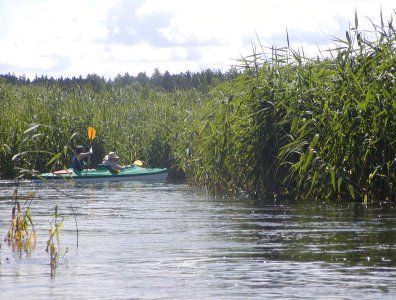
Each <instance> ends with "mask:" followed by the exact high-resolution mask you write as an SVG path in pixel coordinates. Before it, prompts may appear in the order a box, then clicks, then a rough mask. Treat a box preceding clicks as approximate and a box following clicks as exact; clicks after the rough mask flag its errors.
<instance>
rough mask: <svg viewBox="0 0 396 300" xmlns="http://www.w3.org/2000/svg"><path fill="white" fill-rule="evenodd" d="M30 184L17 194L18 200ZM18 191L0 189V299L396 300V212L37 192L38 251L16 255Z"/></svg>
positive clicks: (140, 194)
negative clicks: (50, 244)
mask: <svg viewBox="0 0 396 300" xmlns="http://www.w3.org/2000/svg"><path fill="white" fill-rule="evenodd" d="M35 189H36V187H31V186H22V187H19V189H18V199H19V201H20V203H21V205H22V204H23V203H24V200H23V198H24V197H26V195H27V194H28V193H29V192H31V191H34V190H35ZM13 191H14V187H0V234H1V249H0V262H1V264H0V299H15V298H20V299H23V298H26V299H272V298H282V299H323V298H324V299H380V298H381V299H396V208H395V207H394V206H384V207H375V208H373V207H369V208H365V207H363V206H361V205H353V204H349V205H329V204H323V203H322V204H320V203H317V202H300V203H293V202H281V201H274V200H268V201H262V202H260V203H257V202H256V201H254V200H252V199H248V198H238V199H237V198H226V197H212V196H209V195H206V194H205V193H204V192H202V191H197V190H194V189H191V188H189V187H187V186H186V185H172V184H160V183H156V184H155V183H147V184H145V183H136V182H135V183H113V184H110V183H107V184H101V185H85V186H84V185H77V186H74V185H68V186H66V185H65V186H64V187H60V190H58V191H57V190H55V189H53V188H51V187H41V188H40V189H39V190H38V191H37V194H36V197H35V198H34V199H33V201H32V203H31V205H30V207H31V211H32V218H33V222H34V225H35V230H36V234H37V243H36V246H35V247H34V248H33V249H31V248H29V249H25V250H18V249H15V247H12V245H9V244H8V243H7V242H4V241H3V240H4V237H5V236H6V234H7V231H8V228H9V226H10V218H11V210H12V206H13V202H12V194H13ZM55 206H58V213H59V214H60V215H61V216H62V217H64V221H63V227H62V229H61V232H60V243H59V245H57V244H56V248H57V249H58V252H59V253H60V259H59V260H58V265H57V267H56V269H55V273H54V274H52V275H51V267H50V255H49V254H48V253H47V252H46V251H45V248H46V242H47V240H48V230H49V229H50V222H51V220H52V219H53V214H54V210H55ZM71 207H73V209H74V212H75V216H76V220H77V227H78V235H77V229H76V228H77V227H76V223H75V219H74V216H73V211H72V209H71ZM77 242H78V245H77ZM66 249H67V251H66Z"/></svg>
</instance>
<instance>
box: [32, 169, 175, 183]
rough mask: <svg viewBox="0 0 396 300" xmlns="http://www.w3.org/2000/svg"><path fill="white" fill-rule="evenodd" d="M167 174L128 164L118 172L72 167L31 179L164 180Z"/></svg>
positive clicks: (76, 180)
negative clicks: (75, 168) (77, 169)
mask: <svg viewBox="0 0 396 300" xmlns="http://www.w3.org/2000/svg"><path fill="white" fill-rule="evenodd" d="M167 176H168V170H167V169H160V168H145V167H140V166H135V165H132V166H128V167H126V168H125V169H122V170H120V171H118V172H114V171H111V170H109V169H108V168H106V167H100V168H97V169H88V170H83V171H81V172H78V171H75V170H73V169H67V170H59V171H55V172H53V173H42V174H40V175H37V176H36V177H35V178H34V179H33V180H34V181H35V182H40V181H42V180H46V181H56V182H60V181H65V182H67V181H71V180H72V181H75V182H91V183H96V182H104V181H162V182H163V181H165V179H166V177H167Z"/></svg>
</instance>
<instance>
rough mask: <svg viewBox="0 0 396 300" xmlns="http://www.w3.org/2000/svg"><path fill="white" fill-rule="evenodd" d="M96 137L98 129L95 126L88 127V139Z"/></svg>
mask: <svg viewBox="0 0 396 300" xmlns="http://www.w3.org/2000/svg"><path fill="white" fill-rule="evenodd" d="M95 137H96V130H95V128H93V127H88V140H90V141H92V140H93V139H94V138H95Z"/></svg>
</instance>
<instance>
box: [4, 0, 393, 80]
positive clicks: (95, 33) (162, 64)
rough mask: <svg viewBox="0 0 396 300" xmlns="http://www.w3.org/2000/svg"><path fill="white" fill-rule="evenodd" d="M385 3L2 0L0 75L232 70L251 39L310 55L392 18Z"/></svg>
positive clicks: (362, 0)
mask: <svg viewBox="0 0 396 300" xmlns="http://www.w3.org/2000/svg"><path fill="white" fill-rule="evenodd" d="M394 7H396V4H393V1H389V0H382V1H380V0H378V1H377V0H360V1H359V0H354V1H353V0H349V1H348V0H321V1H318V0H300V1H295V0H267V1H264V0H233V1H229V0H215V1H213V0H200V1H197V0H183V1H180V0H146V1H144V0H139V1H137V0H135V1H133V0H118V1H109V0H85V1H84V0H69V1H61V0H36V1H30V0H15V1H0V74H4V73H8V72H10V73H15V74H17V75H19V74H25V75H27V76H29V77H34V76H35V75H36V74H37V75H39V76H40V75H41V74H44V75H48V76H55V77H58V76H69V77H70V76H79V75H83V76H84V75H86V74H89V73H91V74H92V73H97V74H98V75H102V76H105V77H114V76H116V75H117V74H118V73H119V74H124V73H126V72H129V73H130V74H137V73H138V72H146V73H147V74H148V75H149V74H151V72H152V71H153V70H154V68H157V67H158V68H159V69H160V70H161V71H162V72H164V71H165V70H168V71H170V72H171V73H178V72H184V71H187V70H190V71H200V70H203V69H206V68H215V69H217V68H219V69H222V70H227V69H228V68H229V66H230V65H231V64H233V63H234V62H235V59H238V58H240V55H242V56H244V55H249V54H251V53H252V47H253V46H252V44H253V43H255V42H257V37H258V38H259V39H260V43H261V44H263V45H264V46H272V45H275V46H285V45H286V29H287V30H288V33H289V37H290V42H291V43H292V47H293V48H295V47H304V51H305V52H306V53H308V54H313V53H315V52H316V51H317V44H318V45H319V47H321V49H323V48H322V47H327V45H329V44H330V43H331V42H332V36H338V37H341V38H342V37H343V35H344V34H345V31H346V30H347V29H348V26H349V23H353V21H354V12H355V10H357V12H358V15H359V26H360V27H361V28H365V29H368V28H371V23H370V21H369V20H368V19H367V17H369V18H371V19H372V20H373V22H374V23H375V24H379V16H380V9H381V8H382V11H383V16H384V20H385V21H387V20H389V18H390V16H391V14H392V11H393V8H394Z"/></svg>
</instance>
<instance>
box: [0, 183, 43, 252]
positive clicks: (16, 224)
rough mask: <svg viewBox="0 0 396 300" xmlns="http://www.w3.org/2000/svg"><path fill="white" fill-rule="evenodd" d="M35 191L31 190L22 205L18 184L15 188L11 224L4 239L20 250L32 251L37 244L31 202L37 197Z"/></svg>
mask: <svg viewBox="0 0 396 300" xmlns="http://www.w3.org/2000/svg"><path fill="white" fill-rule="evenodd" d="M35 195H36V193H35V192H30V193H29V194H28V195H27V196H26V200H25V202H24V204H23V206H22V209H21V205H20V203H19V200H20V198H21V196H19V195H18V186H16V187H15V189H14V195H13V202H14V206H13V207H12V211H11V224H10V228H9V230H8V232H7V235H6V237H5V238H4V241H5V242H7V243H8V244H11V245H12V247H13V248H14V249H16V250H18V251H26V252H27V253H30V252H31V251H32V250H33V249H34V248H35V245H36V231H35V229H34V224H33V221H32V213H31V210H30V203H31V201H32V199H33V198H34V197H35Z"/></svg>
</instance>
